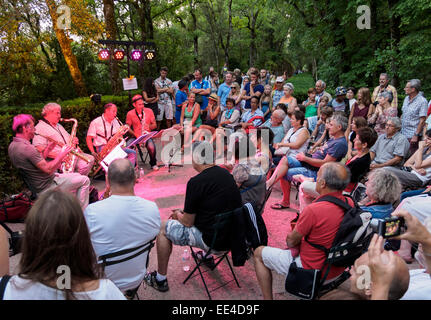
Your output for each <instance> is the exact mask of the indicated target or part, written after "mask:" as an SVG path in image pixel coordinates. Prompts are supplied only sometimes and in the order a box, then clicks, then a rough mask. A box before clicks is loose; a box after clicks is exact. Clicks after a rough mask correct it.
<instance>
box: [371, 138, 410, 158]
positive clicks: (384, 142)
mask: <svg viewBox="0 0 431 320" xmlns="http://www.w3.org/2000/svg"><path fill="white" fill-rule="evenodd" d="M409 148H410V143H409V141H408V140H407V138H406V137H405V136H404V135H402V134H401V132H397V133H396V134H395V135H393V136H392V137H391V138H388V137H387V136H386V133H385V134H381V135H380V136H379V137H378V138H377V141H376V143H375V144H374V146H372V147H371V149H370V152H374V153H375V154H376V156H375V157H374V160H373V161H372V163H378V164H381V163H385V162H386V161H389V160H391V159H393V158H394V157H395V156H399V157H402V158H405V157H406V156H407V153H408V151H409Z"/></svg>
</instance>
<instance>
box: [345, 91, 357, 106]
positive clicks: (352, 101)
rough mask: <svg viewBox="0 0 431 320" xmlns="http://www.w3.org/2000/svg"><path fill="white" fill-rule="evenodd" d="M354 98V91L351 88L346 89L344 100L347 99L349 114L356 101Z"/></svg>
mask: <svg viewBox="0 0 431 320" xmlns="http://www.w3.org/2000/svg"><path fill="white" fill-rule="evenodd" d="M355 96H356V89H355V88H353V87H349V88H347V94H346V98H347V99H349V106H350V112H351V111H352V107H353V105H354V104H355V102H356V101H357V100H356V99H355Z"/></svg>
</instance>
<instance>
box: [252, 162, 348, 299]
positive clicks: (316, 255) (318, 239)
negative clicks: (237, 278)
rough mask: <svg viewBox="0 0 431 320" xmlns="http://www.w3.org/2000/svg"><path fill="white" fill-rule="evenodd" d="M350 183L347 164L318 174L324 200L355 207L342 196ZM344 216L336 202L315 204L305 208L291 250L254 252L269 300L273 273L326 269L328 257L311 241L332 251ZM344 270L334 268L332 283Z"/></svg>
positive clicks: (289, 240) (290, 236) (288, 240)
mask: <svg viewBox="0 0 431 320" xmlns="http://www.w3.org/2000/svg"><path fill="white" fill-rule="evenodd" d="M349 181H350V174H349V172H348V170H346V168H345V167H344V166H343V165H341V164H339V163H326V164H324V165H323V166H322V167H321V168H320V170H319V172H318V174H317V186H316V189H317V192H318V193H319V194H320V196H321V197H322V196H325V195H330V196H334V197H337V198H339V199H341V200H342V201H346V202H348V203H349V205H351V206H353V201H352V200H351V199H347V198H345V197H344V196H343V195H342V191H343V190H344V189H345V188H346V186H347V184H348V183H349ZM343 216H344V210H343V209H341V208H340V207H339V206H337V205H335V204H333V203H330V202H327V201H321V202H314V203H312V204H310V205H309V206H308V207H307V208H305V210H304V212H303V213H302V214H301V215H300V217H299V220H298V223H297V225H296V227H295V229H294V230H292V231H291V232H290V233H288V234H287V237H286V244H287V246H288V249H287V250H285V249H278V248H272V247H264V246H260V247H258V248H257V249H256V250H255V251H254V261H255V269H256V277H257V280H258V282H259V286H260V288H261V290H262V294H263V298H264V299H265V300H269V299H272V298H273V295H272V274H271V270H274V271H276V272H277V273H278V274H282V275H287V273H288V272H289V267H290V265H291V263H293V262H296V264H297V266H298V267H302V268H304V269H319V270H322V268H323V266H324V263H325V260H326V254H325V253H324V252H323V251H322V250H319V249H316V248H314V247H313V246H312V245H310V244H309V242H308V241H310V242H311V243H313V244H317V245H320V246H324V247H325V248H329V247H330V246H331V245H332V242H333V240H334V238H335V235H336V233H337V231H338V229H339V227H340V223H341V221H342V220H343ZM304 238H305V239H307V241H305V240H304ZM325 271H326V268H323V270H322V274H325ZM343 271H344V268H343V267H331V269H330V271H329V274H328V277H327V278H328V280H329V279H333V278H335V277H337V276H338V275H339V274H341V273H342V272H343Z"/></svg>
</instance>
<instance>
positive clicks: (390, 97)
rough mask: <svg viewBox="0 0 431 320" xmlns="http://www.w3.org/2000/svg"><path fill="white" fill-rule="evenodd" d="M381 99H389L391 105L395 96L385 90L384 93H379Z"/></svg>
mask: <svg viewBox="0 0 431 320" xmlns="http://www.w3.org/2000/svg"><path fill="white" fill-rule="evenodd" d="M379 97H383V98H385V99H386V98H388V101H389V103H391V102H392V100H394V96H393V94H392V92H391V91H387V90H385V91H383V92H380V93H379Z"/></svg>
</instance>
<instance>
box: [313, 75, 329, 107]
mask: <svg viewBox="0 0 431 320" xmlns="http://www.w3.org/2000/svg"><path fill="white" fill-rule="evenodd" d="M315 87H316V102H317V103H319V101H320V99H321V98H322V97H323V96H326V97H328V101H331V100H332V96H331V95H330V94H329V93H328V92H326V91H325V89H326V83H325V82H324V81H323V80H317V81H316V85H315Z"/></svg>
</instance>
